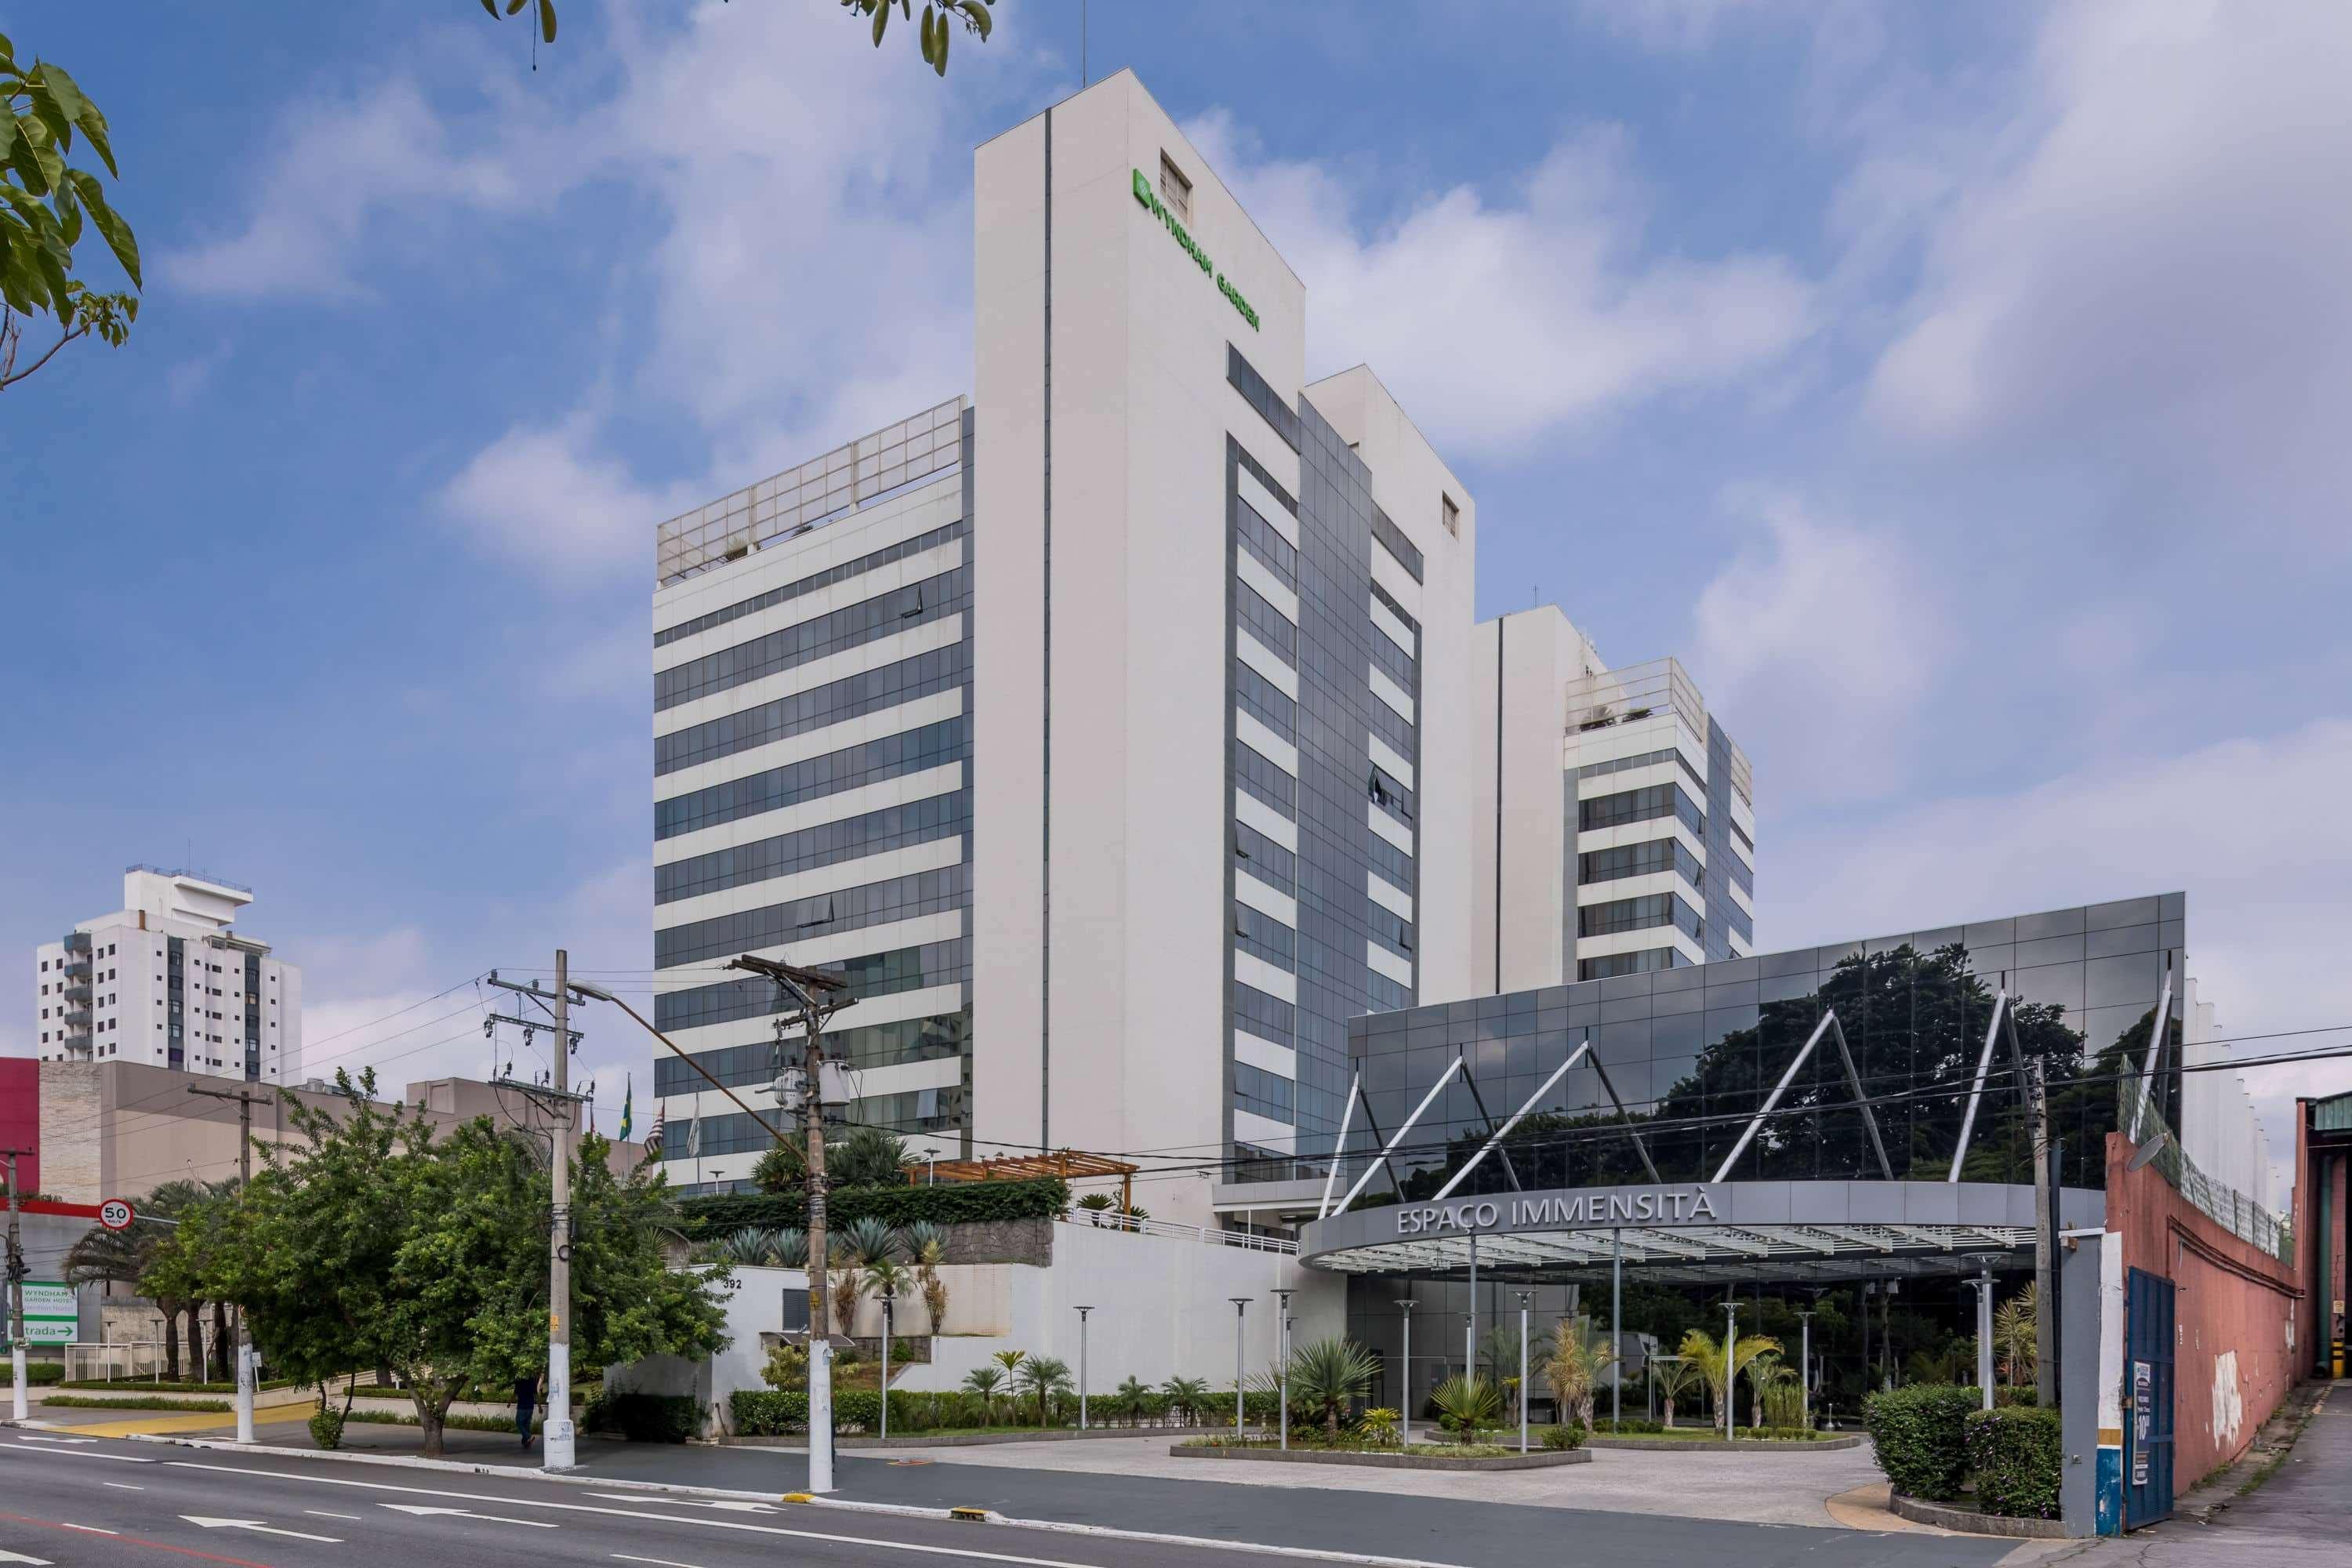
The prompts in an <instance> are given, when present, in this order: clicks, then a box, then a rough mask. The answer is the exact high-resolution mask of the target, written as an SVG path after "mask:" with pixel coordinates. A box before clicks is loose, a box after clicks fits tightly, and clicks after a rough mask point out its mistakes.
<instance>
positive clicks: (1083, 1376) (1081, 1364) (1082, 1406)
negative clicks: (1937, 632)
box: [1078, 1307, 1094, 1432]
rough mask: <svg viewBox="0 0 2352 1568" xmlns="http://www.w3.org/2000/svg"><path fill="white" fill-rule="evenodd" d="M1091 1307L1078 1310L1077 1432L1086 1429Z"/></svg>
mask: <svg viewBox="0 0 2352 1568" xmlns="http://www.w3.org/2000/svg"><path fill="white" fill-rule="evenodd" d="M1093 1310H1094V1309H1093V1308H1092V1307H1081V1308H1079V1309H1078V1430H1079V1431H1081V1432H1083V1431H1085V1430H1086V1429H1087V1313H1088V1312H1091V1311H1093Z"/></svg>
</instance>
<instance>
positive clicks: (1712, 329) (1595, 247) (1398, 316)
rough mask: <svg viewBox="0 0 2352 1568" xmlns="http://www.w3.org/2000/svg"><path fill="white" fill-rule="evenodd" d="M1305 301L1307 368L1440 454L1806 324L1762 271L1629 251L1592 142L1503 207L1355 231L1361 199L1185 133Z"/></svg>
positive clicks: (1198, 132)
mask: <svg viewBox="0 0 2352 1568" xmlns="http://www.w3.org/2000/svg"><path fill="white" fill-rule="evenodd" d="M1185 130H1186V134H1187V135H1189V136H1191V137H1192V140H1193V141H1194V142H1196V143H1198V144H1199V145H1200V146H1201V148H1202V151H1203V152H1204V153H1207V154H1208V156H1209V157H1210V159H1211V161H1212V162H1213V163H1216V165H1217V167H1218V168H1219V170H1220V171H1221V172H1222V173H1223V174H1224V177H1225V179H1226V182H1227V183H1228V184H1230V185H1231V186H1232V187H1233V188H1234V191H1235V193H1236V194H1237V195H1239V196H1240V197H1241V200H1242V202H1243V205H1245V206H1247V207H1248V208H1249V210H1250V212H1251V214H1252V215H1253V216H1255V218H1256V219H1257V220H1258V222H1259V223H1260V225H1261V226H1264V227H1265V231H1266V233H1267V235H1268V237H1271V238H1272V239H1273V241H1274V243H1275V245H1276V247H1278V248H1279V249H1280V250H1281V251H1282V253H1283V254H1284V256H1285V257H1286V258H1288V259H1289V261H1290V263H1291V265H1292V266H1293V267H1294V268H1297V272H1298V275H1299V277H1300V278H1301V279H1304V280H1305V282H1306V284H1307V298H1308V300H1309V309H1308V329H1307V330H1308V334H1309V336H1308V345H1307V355H1308V371H1309V374H1318V375H1319V374H1325V373H1327V372H1329V371H1333V370H1338V369H1340V368H1343V367H1345V366H1346V365H1349V364H1352V363H1357V362H1358V361H1363V362H1367V363H1370V364H1371V365H1372V367H1373V368H1374V369H1375V370H1377V371H1378V372H1379V373H1380V374H1381V379H1382V380H1384V381H1386V382H1387V383H1388V384H1390V385H1391V386H1392V387H1394V388H1395V389H1396V391H1397V395H1398V398H1399V400H1400V401H1401V402H1402V403H1403V405H1405V407H1406V408H1407V409H1409V410H1410V411H1412V415H1413V417H1414V419H1415V421H1416V422H1417V423H1419V424H1420V425H1421V426H1423V428H1424V429H1426V430H1427V431H1428V432H1429V434H1430V436H1431V437H1432V438H1433V440H1435V441H1437V442H1438V443H1439V444H1440V445H1441V446H1442V447H1446V448H1447V449H1449V450H1453V451H1463V452H1480V451H1484V452H1504V453H1507V452H1509V451H1511V450H1513V449H1515V448H1519V447H1525V446H1526V445H1527V444H1528V442H1530V441H1532V440H1533V439H1535V438H1537V437H1540V436H1543V435H1546V434H1549V433H1552V432H1554V431H1557V430H1558V429H1559V428H1561V427H1563V426H1574V425H1577V424H1580V423H1581V422H1584V421H1587V420H1590V419H1592V418H1594V417H1595V416H1600V415H1603V414H1607V413H1613V412H1618V411H1621V410H1622V409H1624V408H1626V407H1628V406H1629V405H1633V404H1635V403H1638V402H1640V401H1641V400H1643V399H1645V398H1649V397H1654V396H1656V395H1661V394H1664V393H1669V392H1674V391H1678V390H1684V389H1691V388H1705V387H1712V386H1718V385H1722V384H1727V383H1731V382H1735V381H1737V380H1738V379H1739V378H1740V377H1742V376H1744V375H1747V374H1749V373H1751V372H1753V371H1756V370H1759V369H1761V368H1763V367H1765V366H1768V365H1769V364H1771V363H1773V362H1774V361H1776V360H1777V359H1779V358H1780V355H1782V354H1783V353H1785V352H1786V351H1787V350H1789V349H1790V347H1791V346H1792V345H1794V344H1795V343H1796V342H1798V341H1799V340H1801V338H1803V337H1804V336H1805V335H1806V333H1807V332H1809V331H1811V328H1812V325H1813V307H1812V289H1811V285H1809V284H1808V283H1807V282H1806V281H1805V280H1804V279H1801V278H1800V277H1799V276H1798V275H1797V273H1796V272H1795V270H1794V269H1793V268H1791V267H1790V265H1789V263H1788V262H1787V260H1786V259H1785V258H1781V257H1779V256H1774V255H1769V254H1760V253H1759V254H1737V255H1731V256H1725V257H1720V258H1712V259H1693V258H1685V257H1680V256H1672V255H1654V254H1650V253H1648V252H1647V251H1646V250H1645V248H1644V247H1643V225H1644V219H1645V217H1646V212H1645V208H1646V205H1647V201H1648V193H1647V192H1646V191H1645V190H1644V189H1643V186H1642V185H1641V184H1640V182H1639V181H1638V180H1637V179H1636V178H1635V177H1634V176H1633V172H1632V170H1631V168H1630V167H1629V161H1628V157H1627V148H1626V145H1625V140H1624V138H1623V136H1622V134H1621V133H1619V132H1615V131H1610V130H1601V131H1596V132H1590V133H1588V134H1585V135H1583V136H1580V137H1577V138H1573V139H1570V140H1567V141H1563V142H1560V143H1559V144H1558V145H1557V146H1555V147H1553V148H1552V149H1551V151H1550V152H1549V153H1548V154H1547V155H1546V156H1545V157H1544V158H1543V159H1542V161H1541V162H1539V163H1537V164H1536V165H1535V166H1534V167H1533V168H1532V169H1529V170H1528V171H1526V172H1525V173H1524V174H1521V175H1519V176H1518V177H1517V180H1516V182H1515V183H1514V184H1512V186H1511V188H1510V190H1509V194H1508V195H1507V198H1506V199H1503V200H1500V201H1495V200H1490V199H1489V198H1488V197H1486V196H1484V195H1480V194H1479V193H1478V192H1477V191H1475V190H1474V189H1472V188H1471V187H1469V186H1467V185H1459V186H1455V187H1454V188H1453V189H1450V190H1447V191H1444V192H1442V193H1438V194H1436V195H1431V196H1429V197H1427V198H1425V199H1423V200H1422V201H1419V202H1417V203H1415V204H1414V205H1412V208H1411V210H1409V211H1408V212H1406V213H1405V214H1404V216H1402V217H1401V218H1399V219H1397V220H1395V221H1394V222H1392V223H1390V224H1388V225H1386V226H1383V227H1381V229H1379V230H1378V231H1377V232H1374V233H1370V234H1368V233H1366V232H1365V231H1364V229H1363V227H1362V226H1361V225H1360V223H1359V222H1358V220H1357V217H1356V212H1357V208H1358V206H1359V204H1360V196H1361V195H1362V193H1360V191H1358V190H1357V189H1355V188H1353V187H1351V186H1350V185H1349V184H1348V183H1347V182H1346V181H1345V180H1343V179H1342V178H1341V177H1340V176H1339V174H1335V173H1333V172H1332V171H1331V170H1330V169H1328V168H1326V167H1324V166H1322V165H1320V164H1316V163H1287V162H1282V161H1279V160H1275V161H1265V160H1263V159H1261V158H1259V157H1258V156H1256V155H1255V154H1256V148H1255V141H1254V139H1253V138H1252V137H1250V136H1249V135H1248V134H1247V133H1245V132H1242V131H1240V130H1238V129H1237V128H1236V126H1235V124H1234V121H1233V120H1232V118H1231V117H1230V116H1228V115H1225V114H1223V113H1222V112H1221V113H1218V114H1214V115H1211V116H1209V117H1206V118H1204V119H1203V120H1201V121H1196V122H1195V123H1193V124H1192V125H1189V126H1187V127H1186V128H1185Z"/></svg>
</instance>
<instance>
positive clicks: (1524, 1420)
mask: <svg viewBox="0 0 2352 1568" xmlns="http://www.w3.org/2000/svg"><path fill="white" fill-rule="evenodd" d="M1534 1295H1535V1292H1534V1291H1532V1290H1522V1291H1520V1292H1519V1452H1520V1453H1522V1454H1524V1453H1526V1452H1527V1451H1528V1301H1529V1300H1531V1299H1532V1298H1533V1297H1534Z"/></svg>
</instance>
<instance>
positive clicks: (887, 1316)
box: [882, 1279, 898, 1443]
mask: <svg viewBox="0 0 2352 1568" xmlns="http://www.w3.org/2000/svg"><path fill="white" fill-rule="evenodd" d="M897 1306H898V1290H897V1289H896V1288H895V1287H893V1286H892V1285H891V1283H890V1282H889V1281H888V1280H887V1279H886V1280H884V1281H883V1282H882V1440H883V1441H884V1442H886V1443H887V1442H888V1441H889V1440H890V1330H891V1328H892V1326H893V1324H894V1323H895V1322H896V1321H897V1316H898V1315H897V1312H896V1311H895V1310H894V1309H896V1308H897Z"/></svg>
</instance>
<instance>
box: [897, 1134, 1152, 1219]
mask: <svg viewBox="0 0 2352 1568" xmlns="http://www.w3.org/2000/svg"><path fill="white" fill-rule="evenodd" d="M920 1168H921V1169H922V1171H923V1172H924V1173H925V1174H927V1175H929V1176H931V1177H933V1178H935V1179H937V1180H939V1181H942V1182H1019V1181H1030V1180H1034V1179H1035V1178H1037V1177H1040V1176H1059V1177H1061V1178H1062V1179H1063V1180H1064V1181H1085V1180H1089V1179H1097V1178H1105V1177H1110V1176H1117V1177H1118V1206H1119V1207H1120V1208H1123V1209H1130V1208H1133V1207H1134V1206H1135V1173H1136V1172H1137V1171H1139V1170H1140V1169H1141V1168H1142V1167H1141V1166H1139V1165H1136V1164H1134V1163H1131V1162H1129V1161H1126V1160H1114V1159H1112V1158H1111V1157H1110V1156H1109V1155H1108V1154H1086V1153H1081V1152H1078V1151H1077V1150H1076V1149H1056V1150H1055V1151H1054V1152H1052V1153H1050V1154H1000V1155H998V1156H997V1157H996V1158H994V1159H992V1160H939V1161H930V1160H926V1161H924V1162H923V1163H922V1165H921V1167H920Z"/></svg>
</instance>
